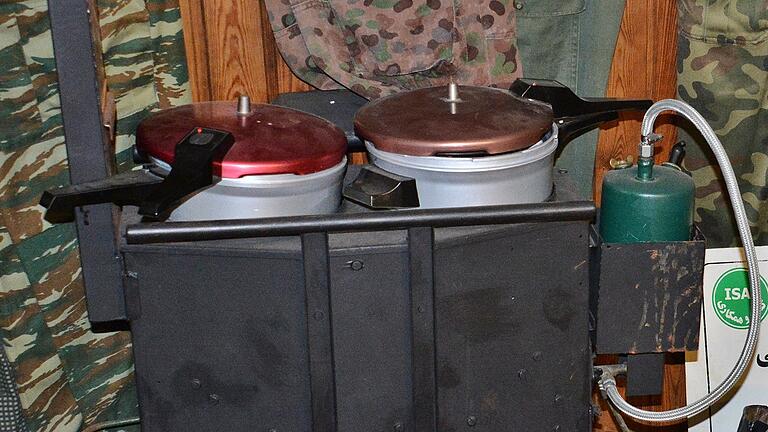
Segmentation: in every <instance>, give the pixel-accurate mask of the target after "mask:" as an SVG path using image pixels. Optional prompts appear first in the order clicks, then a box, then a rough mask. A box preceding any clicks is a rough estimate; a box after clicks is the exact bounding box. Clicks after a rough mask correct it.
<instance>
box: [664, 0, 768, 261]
mask: <svg viewBox="0 0 768 432" xmlns="http://www.w3.org/2000/svg"><path fill="white" fill-rule="evenodd" d="M678 10H679V22H678V24H679V45H678V97H679V98H680V99H681V100H683V101H685V102H688V103H689V104H691V105H692V106H693V107H694V108H696V109H697V110H698V111H699V112H701V113H702V115H704V117H705V118H706V119H707V121H708V122H709V124H710V125H711V126H712V128H713V129H714V130H715V132H716V133H717V135H718V137H720V139H721V140H722V142H723V145H724V146H725V148H726V151H727V152H728V155H729V157H730V159H731V163H732V164H733V168H734V171H735V172H736V175H737V177H738V179H739V187H740V188H741V192H742V198H743V199H744V201H745V203H746V209H747V215H748V217H749V221H750V224H751V225H752V233H753V235H754V238H755V242H756V244H758V245H766V244H768V203H766V197H768V187H766V179H767V176H768V3H767V2H765V1H764V0H679V1H678ZM682 137H683V138H686V140H687V142H688V143H689V145H688V155H687V156H686V161H685V166H686V167H687V168H688V169H689V170H690V171H691V172H692V174H693V179H694V181H695V182H696V222H697V223H698V224H699V225H700V227H701V228H702V230H703V231H704V234H705V235H706V236H707V243H708V245H709V247H724V246H732V245H737V244H739V240H738V235H737V233H736V225H735V222H734V220H733V217H732V216H731V207H730V205H729V203H728V195H727V192H726V189H725V185H724V184H723V183H722V180H721V178H722V176H721V175H720V171H719V170H718V169H717V168H716V167H717V164H716V162H715V160H714V157H713V156H712V153H711V151H710V150H709V147H708V146H707V144H706V143H705V142H704V141H703V139H701V138H700V137H697V136H694V137H693V138H692V137H691V136H690V135H688V134H687V133H686V132H683V133H682Z"/></svg>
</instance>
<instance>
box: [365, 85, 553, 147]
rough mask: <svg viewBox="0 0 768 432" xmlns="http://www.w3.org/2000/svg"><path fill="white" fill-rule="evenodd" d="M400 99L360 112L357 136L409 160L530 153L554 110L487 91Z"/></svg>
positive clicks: (430, 91) (422, 92) (438, 91)
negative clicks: (453, 98)
mask: <svg viewBox="0 0 768 432" xmlns="http://www.w3.org/2000/svg"><path fill="white" fill-rule="evenodd" d="M458 99H459V100H458V101H457V102H451V101H450V100H449V99H448V87H447V86H444V87H430V88H423V89H418V90H412V91H408V92H403V93H398V94H395V95H392V96H388V97H385V98H381V99H377V100H375V101H373V102H370V103H368V104H367V105H365V106H363V107H362V108H361V109H360V111H358V112H357V115H356V116H355V131H356V132H357V134H358V135H359V136H360V137H361V138H363V139H365V140H367V141H370V142H371V143H372V144H373V145H374V146H375V147H376V148H377V149H379V150H383V151H386V152H390V153H399V154H405V155H412V156H434V155H439V154H462V153H486V154H501V153H508V152H512V151H517V150H522V149H524V148H527V147H530V146H532V145H534V144H536V143H537V142H539V140H541V138H542V137H543V136H544V135H545V134H546V133H547V132H549V131H550V130H551V129H552V121H553V114H552V108H551V107H550V106H549V105H547V104H544V103H541V102H538V101H533V100H528V99H523V98H520V97H517V96H515V95H513V94H511V93H509V92H507V91H504V90H500V89H494V88H489V87H471V86H459V87H458Z"/></svg>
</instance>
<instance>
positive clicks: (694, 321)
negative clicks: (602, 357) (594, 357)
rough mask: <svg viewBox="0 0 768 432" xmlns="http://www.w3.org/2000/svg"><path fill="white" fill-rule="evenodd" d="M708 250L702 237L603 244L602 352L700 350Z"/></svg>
mask: <svg viewBox="0 0 768 432" xmlns="http://www.w3.org/2000/svg"><path fill="white" fill-rule="evenodd" d="M704 249H705V242H704V240H703V238H700V237H699V238H697V239H696V240H694V241H689V242H671V243H635V244H616V243H612V244H605V243H604V244H602V245H601V247H600V283H599V293H598V296H597V335H596V337H597V342H596V349H597V353H598V354H625V353H626V354H636V353H651V352H679V351H686V350H689V351H695V350H697V349H698V346H699V320H700V317H701V300H702V283H703V279H702V274H703V269H704ZM628 305H631V307H628Z"/></svg>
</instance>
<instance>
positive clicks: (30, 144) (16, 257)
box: [0, 0, 191, 432]
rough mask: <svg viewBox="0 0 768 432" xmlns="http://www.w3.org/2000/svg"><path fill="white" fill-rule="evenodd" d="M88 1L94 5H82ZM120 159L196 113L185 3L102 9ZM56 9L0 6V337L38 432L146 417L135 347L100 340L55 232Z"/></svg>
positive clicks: (64, 176) (61, 174) (103, 3)
mask: <svg viewBox="0 0 768 432" xmlns="http://www.w3.org/2000/svg"><path fill="white" fill-rule="evenodd" d="M84 1H85V0H84ZM98 6H99V8H100V14H99V24H100V27H101V32H102V35H101V36H102V39H103V47H102V48H103V54H104V62H105V68H106V75H107V82H108V85H109V88H110V89H111V91H112V92H114V94H115V96H116V99H117V111H118V123H117V132H118V138H117V150H118V160H119V162H120V164H121V167H122V168H123V169H126V168H128V167H129V166H130V164H129V160H130V158H129V151H128V149H129V147H130V145H131V144H132V143H133V131H134V129H135V126H136V123H137V122H138V121H139V120H140V119H141V118H143V117H144V116H145V115H146V114H147V113H148V112H149V111H151V110H153V109H157V108H160V107H166V106H171V105H176V104H181V103H187V102H190V99H191V98H190V92H189V88H188V82H187V81H188V77H187V68H186V63H185V58H184V46H183V39H182V34H181V20H180V15H179V9H178V4H177V0H98ZM57 89H58V87H57V81H56V71H55V63H54V60H53V48H52V42H51V37H50V31H49V19H48V15H47V1H46V0H0V218H1V220H0V335H1V336H2V341H3V348H4V352H5V354H6V356H7V358H8V360H9V362H10V365H11V366H12V371H11V372H12V374H13V375H14V376H15V380H16V383H17V388H18V391H19V397H20V401H21V405H22V410H23V413H24V416H25V418H26V423H27V426H28V428H29V430H32V431H56V432H66V431H77V430H80V428H81V427H83V426H84V425H88V424H92V423H94V422H99V421H105V420H114V419H122V418H126V417H133V416H136V415H137V406H136V397H135V392H134V388H133V367H132V360H131V348H130V336H129V334H128V333H127V332H116V333H94V332H93V331H92V330H91V327H90V324H89V322H88V319H87V314H86V308H85V299H84V291H83V284H82V278H81V274H80V264H79V257H78V249H77V241H76V236H75V230H74V228H73V226H72V225H71V224H66V225H50V224H48V223H46V222H44V221H43V219H42V209H41V207H39V206H38V205H37V202H38V200H39V198H40V194H41V192H42V191H43V190H45V189H48V188H53V187H57V186H61V185H66V184H68V182H69V173H68V169H67V160H66V148H65V145H64V136H63V131H62V125H61V112H60V108H59V107H60V105H59V97H58V90H57Z"/></svg>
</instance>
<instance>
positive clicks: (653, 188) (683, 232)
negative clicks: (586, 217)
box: [600, 144, 695, 243]
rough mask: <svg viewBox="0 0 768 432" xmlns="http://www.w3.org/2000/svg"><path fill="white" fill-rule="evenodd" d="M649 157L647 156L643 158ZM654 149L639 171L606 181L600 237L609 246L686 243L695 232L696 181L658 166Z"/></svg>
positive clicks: (627, 170)
mask: <svg viewBox="0 0 768 432" xmlns="http://www.w3.org/2000/svg"><path fill="white" fill-rule="evenodd" d="M643 153H645V154H643ZM652 155H653V147H652V146H651V147H650V151H649V150H648V148H645V149H643V147H642V144H641V154H640V158H639V160H638V164H637V167H636V168H634V167H630V168H624V169H617V170H612V171H610V172H608V173H607V174H606V175H605V177H604V178H603V193H602V206H601V208H600V235H601V236H602V237H603V240H604V241H606V242H609V243H638V242H656V241H685V240H690V239H691V232H692V228H693V198H694V189H695V186H694V183H693V179H691V177H690V176H689V175H687V174H685V173H684V172H682V171H681V170H679V169H677V168H673V167H671V166H664V165H654V162H653V157H652Z"/></svg>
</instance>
